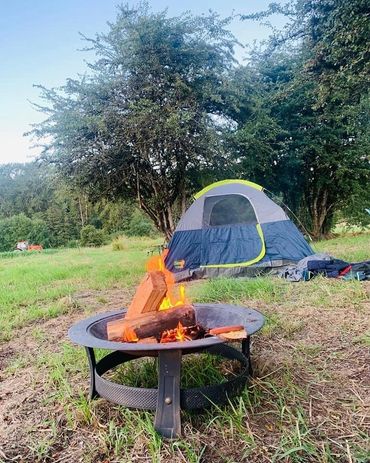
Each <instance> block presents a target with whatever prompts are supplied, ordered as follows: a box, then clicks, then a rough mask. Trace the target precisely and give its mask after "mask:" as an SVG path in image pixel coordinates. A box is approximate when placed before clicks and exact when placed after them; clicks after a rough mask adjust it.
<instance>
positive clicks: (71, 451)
mask: <svg viewBox="0 0 370 463" xmlns="http://www.w3.org/2000/svg"><path fill="white" fill-rule="evenodd" d="M154 244H156V241H153V240H134V239H129V240H128V241H127V242H125V243H124V247H123V249H120V252H116V251H114V250H113V249H112V246H106V247H103V248H100V249H84V248H81V249H69V250H68V249H66V250H59V251H57V252H51V253H41V254H27V255H24V254H21V255H19V254H17V257H14V256H13V255H11V256H6V255H5V256H4V255H2V256H0V281H1V285H0V307H1V310H0V322H1V326H2V330H1V332H0V364H1V362H5V363H4V365H3V366H4V368H3V369H2V372H1V380H2V381H3V384H2V386H3V388H4V391H10V392H9V393H7V392H5V394H4V397H5V399H4V400H2V401H0V423H1V417H2V416H3V417H7V416H8V417H10V418H7V421H6V422H7V423H8V427H7V426H5V429H3V430H1V429H0V441H1V440H2V434H1V433H2V432H4V433H6V434H4V435H6V439H5V440H4V444H2V446H1V444H0V461H2V458H3V454H4V455H6V458H7V460H5V459H4V461H17V459H18V461H22V462H32V463H37V462H45V463H46V462H56V461H71V462H72V461H81V462H83V463H93V462H94V463H98V462H100V463H103V462H108V461H109V462H111V463H117V462H122V463H131V462H134V461H143V462H158V463H167V462H171V463H172V462H174V463H180V462H190V463H208V462H216V463H217V462H219V463H221V462H222V463H236V462H247V461H248V462H258V463H272V462H284V463H310V462H312V463H313V462H315V463H316V462H318V463H334V462H335V463H337V462H339V463H342V462H343V463H344V462H348V463H368V462H369V461H370V442H369V429H370V424H369V421H370V420H369V413H368V408H367V406H366V404H367V400H368V383H369V381H370V372H369V369H368V367H369V364H370V359H369V349H368V348H369V333H370V326H369V315H370V313H369V297H368V295H369V289H370V287H369V284H368V282H358V281H347V282H343V281H338V280H330V279H325V278H315V279H313V280H311V281H309V282H302V283H288V282H286V281H283V280H281V279H279V278H276V277H264V278H255V279H251V280H243V279H217V280H213V281H204V282H195V283H193V284H191V285H189V288H188V289H189V293H190V296H191V298H192V299H193V300H194V301H199V302H228V303H235V304H242V305H245V306H251V307H256V308H257V309H259V310H261V311H262V312H263V313H264V314H265V316H266V324H265V327H264V328H263V330H262V331H261V332H260V333H259V334H258V335H256V336H254V338H253V346H252V347H253V352H252V353H253V359H254V369H255V375H254V379H253V380H252V381H251V382H250V384H249V387H248V388H247V389H245V391H244V392H243V394H242V395H241V396H240V397H238V398H235V399H234V400H232V401H230V403H229V404H228V405H225V406H222V407H221V406H218V407H212V408H210V409H208V410H205V411H202V413H198V412H183V413H182V422H183V435H184V437H183V438H181V439H176V440H174V441H170V442H169V441H164V440H162V439H161V438H160V436H159V435H158V434H157V433H156V431H155V430H154V427H153V414H152V413H151V412H146V411H134V410H129V409H126V408H124V407H120V406H115V405H112V404H109V403H108V402H106V401H105V400H102V399H99V400H94V401H91V402H90V401H89V400H88V399H87V390H88V370H87V362H86V358H85V353H84V351H83V349H81V348H78V347H75V346H73V345H71V343H70V342H69V341H68V340H67V339H66V337H65V332H66V329H67V328H68V327H69V326H70V324H71V323H72V321H74V320H78V319H80V318H83V317H84V316H85V312H91V311H96V310H104V309H105V307H106V306H107V304H111V307H115V305H114V304H116V303H117V304H118V303H119V304H121V305H122V304H123V303H124V301H126V303H127V301H128V300H129V298H130V297H131V294H132V291H133V288H134V286H135V285H136V284H137V282H138V281H139V279H140V277H141V275H142V274H143V271H144V262H145V260H146V259H147V253H146V250H147V249H149V248H150V246H153V245H154ZM369 244H370V234H369V233H367V234H360V235H350V236H343V237H338V238H335V239H333V240H328V241H323V242H320V243H316V244H315V245H314V247H315V250H317V251H319V252H323V251H325V252H329V253H330V254H332V255H334V256H336V257H340V258H343V259H347V260H349V261H355V260H365V259H368V258H369V255H368V252H369V251H368V250H369V248H370V246H369ZM119 247H120V248H121V246H119ZM115 298H117V302H115V301H116V299H115ZM118 299H119V300H118ZM118 306H119V305H118ZM118 306H117V307H118ZM20 341H21V342H20ZM103 355H105V352H104V351H99V352H98V353H97V356H98V358H100V357H101V356H103ZM237 371H238V366H237V364H235V363H234V362H230V361H228V360H225V359H221V358H219V357H215V356H211V355H206V354H202V355H191V356H187V357H186V358H185V359H184V361H183V367H182V377H181V384H182V387H197V386H200V385H210V384H217V383H220V382H222V381H224V380H225V377H232V376H233V375H235V374H236V373H237ZM111 374H112V376H113V377H114V379H115V380H116V381H119V382H121V383H122V384H128V385H131V386H138V387H155V386H156V383H157V381H156V376H157V362H156V361H155V360H154V359H142V360H138V361H135V362H128V363H127V364H125V365H122V366H120V367H119V368H117V369H116V370H115V371H114V372H112V373H111ZM9 420H10V421H9ZM0 428H1V426H0ZM2 452H3V453H2ZM8 459H9V460H8Z"/></svg>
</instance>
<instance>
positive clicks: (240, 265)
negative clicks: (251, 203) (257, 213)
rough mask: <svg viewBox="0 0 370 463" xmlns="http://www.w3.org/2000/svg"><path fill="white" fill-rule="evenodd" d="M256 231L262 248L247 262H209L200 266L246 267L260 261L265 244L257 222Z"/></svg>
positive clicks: (264, 252)
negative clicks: (209, 263)
mask: <svg viewBox="0 0 370 463" xmlns="http://www.w3.org/2000/svg"><path fill="white" fill-rule="evenodd" d="M256 229H257V233H258V235H259V237H260V238H261V243H262V249H261V252H260V253H259V254H258V256H257V257H255V258H254V259H252V260H248V261H247V262H238V263H235V264H211V265H201V268H236V267H248V266H249V265H253V264H255V263H257V262H258V261H260V260H261V259H262V258H263V257H264V256H265V254H266V246H265V240H264V237H263V231H262V228H261V225H260V224H259V223H258V224H257V225H256Z"/></svg>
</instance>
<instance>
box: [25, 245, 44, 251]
mask: <svg viewBox="0 0 370 463" xmlns="http://www.w3.org/2000/svg"><path fill="white" fill-rule="evenodd" d="M43 249H44V248H43V247H42V246H41V244H30V245H29V246H28V249H27V251H42V250H43Z"/></svg>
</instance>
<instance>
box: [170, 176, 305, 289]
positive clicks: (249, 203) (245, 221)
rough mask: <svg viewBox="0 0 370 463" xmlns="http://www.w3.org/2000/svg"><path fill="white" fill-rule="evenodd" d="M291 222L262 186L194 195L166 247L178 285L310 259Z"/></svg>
mask: <svg viewBox="0 0 370 463" xmlns="http://www.w3.org/2000/svg"><path fill="white" fill-rule="evenodd" d="M312 254H313V251H312V249H311V247H310V246H309V245H308V244H307V243H306V241H305V239H304V237H303V235H302V234H301V232H300V231H299V230H298V229H297V227H296V226H295V225H294V224H293V222H291V221H290V219H289V217H288V216H287V215H286V213H285V212H284V211H283V209H282V208H281V207H280V206H278V205H277V204H276V203H275V202H274V201H272V200H271V199H270V198H269V197H268V196H267V195H266V194H265V193H264V192H263V188H262V187H261V186H260V185H257V184H256V183H253V182H248V181H246V180H223V181H220V182H216V183H213V184H211V185H209V186H207V187H206V188H204V189H203V190H202V191H200V192H199V193H197V194H196V195H195V201H194V202H193V204H192V205H191V206H190V207H189V209H188V210H187V211H186V213H185V214H184V215H183V217H182V218H181V220H180V222H179V224H178V226H177V228H176V230H175V232H174V235H173V237H172V239H171V241H170V242H169V244H168V254H167V256H166V261H165V262H166V267H167V268H168V269H169V270H170V271H171V272H173V273H174V274H175V276H176V280H177V281H180V280H183V279H186V278H191V277H193V278H202V277H215V276H243V275H244V276H248V275H249V276H253V275H256V274H259V273H261V272H262V271H266V270H268V269H272V268H275V267H281V266H283V265H288V264H291V263H294V262H298V261H299V260H301V259H303V258H304V257H307V256H309V255H312Z"/></svg>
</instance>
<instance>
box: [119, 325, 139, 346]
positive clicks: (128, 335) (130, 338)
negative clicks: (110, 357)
mask: <svg viewBox="0 0 370 463" xmlns="http://www.w3.org/2000/svg"><path fill="white" fill-rule="evenodd" d="M122 338H123V341H124V342H138V340H139V338H138V337H137V334H136V332H135V330H134V329H132V328H131V327H129V326H128V327H127V328H126V329H125V331H124V333H123V336H122Z"/></svg>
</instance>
